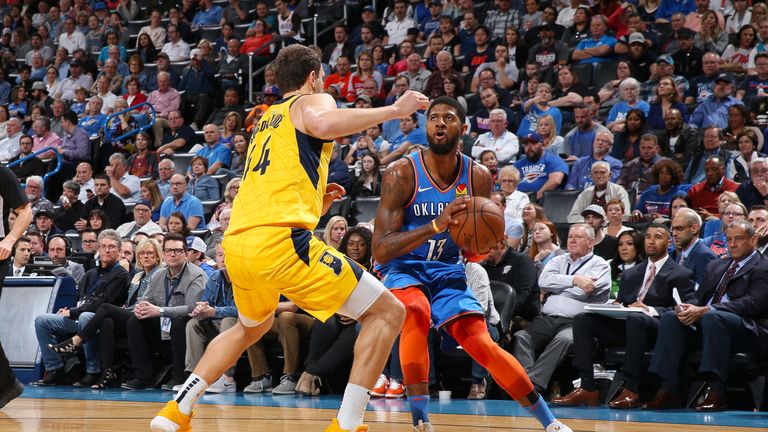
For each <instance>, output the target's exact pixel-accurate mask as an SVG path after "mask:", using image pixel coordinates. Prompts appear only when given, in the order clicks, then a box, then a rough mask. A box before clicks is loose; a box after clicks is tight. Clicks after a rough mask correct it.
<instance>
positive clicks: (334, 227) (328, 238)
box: [323, 216, 347, 249]
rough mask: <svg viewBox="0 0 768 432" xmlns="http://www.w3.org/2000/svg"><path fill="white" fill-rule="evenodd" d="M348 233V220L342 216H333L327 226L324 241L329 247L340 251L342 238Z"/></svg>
mask: <svg viewBox="0 0 768 432" xmlns="http://www.w3.org/2000/svg"><path fill="white" fill-rule="evenodd" d="M346 232H347V220H346V219H344V217H342V216H333V217H332V218H330V219H329V220H328V223H327V224H325V232H324V233H323V241H324V242H325V244H327V245H328V246H331V247H333V248H336V249H338V248H339V243H340V242H341V238H342V237H344V234H346Z"/></svg>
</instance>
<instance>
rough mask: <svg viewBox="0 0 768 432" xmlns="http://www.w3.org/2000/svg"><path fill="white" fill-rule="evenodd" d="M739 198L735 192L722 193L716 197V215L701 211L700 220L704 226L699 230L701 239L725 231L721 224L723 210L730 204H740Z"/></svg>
mask: <svg viewBox="0 0 768 432" xmlns="http://www.w3.org/2000/svg"><path fill="white" fill-rule="evenodd" d="M741 203H742V202H741V200H740V199H739V196H738V195H736V193H735V192H731V191H724V192H723V193H721V194H720V196H719V197H717V212H718V214H717V215H713V214H712V213H709V212H708V211H706V210H704V209H701V210H700V213H701V219H702V220H703V221H704V226H703V227H702V229H701V232H702V234H703V235H702V237H704V238H707V237H710V236H713V235H715V234H720V233H722V232H723V231H725V227H726V226H725V225H723V224H722V221H721V219H722V217H723V213H725V209H727V208H728V206H729V205H731V204H741Z"/></svg>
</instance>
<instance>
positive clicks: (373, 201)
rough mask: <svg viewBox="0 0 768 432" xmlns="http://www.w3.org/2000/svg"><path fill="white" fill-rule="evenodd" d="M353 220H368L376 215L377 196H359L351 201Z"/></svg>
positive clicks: (377, 206)
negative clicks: (353, 210) (353, 211)
mask: <svg viewBox="0 0 768 432" xmlns="http://www.w3.org/2000/svg"><path fill="white" fill-rule="evenodd" d="M353 206H354V209H355V213H354V215H355V220H356V221H357V222H358V223H359V222H369V221H371V220H372V219H373V218H375V217H376V209H378V208H379V197H360V198H357V199H356V200H355V202H354V203H353Z"/></svg>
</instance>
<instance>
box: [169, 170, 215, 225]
mask: <svg viewBox="0 0 768 432" xmlns="http://www.w3.org/2000/svg"><path fill="white" fill-rule="evenodd" d="M170 191H171V194H170V195H169V196H168V198H166V199H165V200H164V201H163V204H162V206H161V207H160V220H159V221H158V222H157V223H158V225H160V226H161V227H162V228H163V230H164V231H167V230H168V218H169V217H171V213H174V212H179V213H181V214H183V215H184V218H185V219H186V220H187V227H188V228H189V229H191V230H196V229H203V228H205V213H204V212H203V204H202V203H201V202H200V200H199V199H197V198H195V197H194V196H193V195H190V194H189V193H187V179H186V178H185V177H184V176H183V175H181V174H174V175H173V176H172V177H171V189H170Z"/></svg>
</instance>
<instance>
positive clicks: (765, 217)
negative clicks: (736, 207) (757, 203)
mask: <svg viewBox="0 0 768 432" xmlns="http://www.w3.org/2000/svg"><path fill="white" fill-rule="evenodd" d="M747 220H748V221H749V223H751V224H752V226H753V227H755V234H757V251H758V252H760V254H761V255H763V256H765V250H766V249H768V210H766V209H765V207H761V208H753V209H752V211H751V212H749V217H747Z"/></svg>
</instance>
